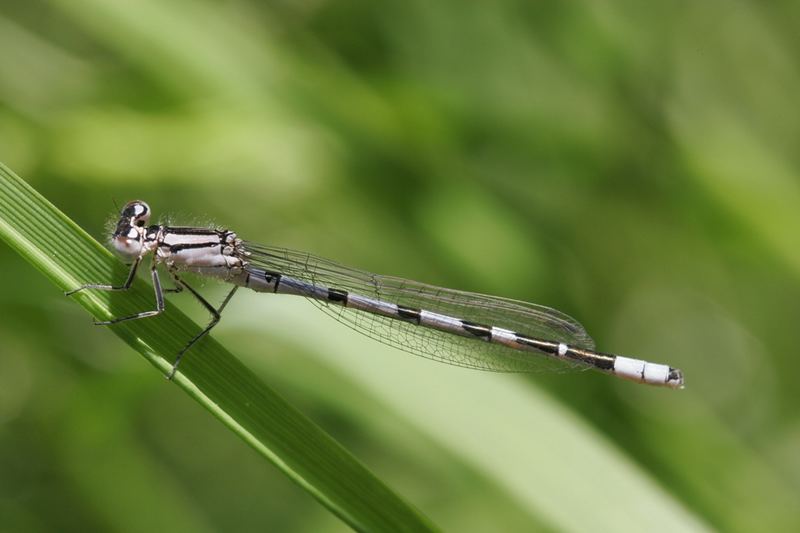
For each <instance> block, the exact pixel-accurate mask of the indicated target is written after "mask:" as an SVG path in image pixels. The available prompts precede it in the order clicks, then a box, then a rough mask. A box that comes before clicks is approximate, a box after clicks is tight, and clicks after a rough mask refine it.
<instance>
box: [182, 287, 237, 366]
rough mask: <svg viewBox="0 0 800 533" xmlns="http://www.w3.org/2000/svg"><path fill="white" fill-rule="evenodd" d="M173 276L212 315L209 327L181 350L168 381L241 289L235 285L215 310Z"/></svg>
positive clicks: (215, 323)
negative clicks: (188, 352) (182, 359)
mask: <svg viewBox="0 0 800 533" xmlns="http://www.w3.org/2000/svg"><path fill="white" fill-rule="evenodd" d="M171 274H172V279H173V280H175V282H176V283H177V284H178V286H179V287H182V288H185V289H187V290H188V291H189V292H191V293H192V296H194V297H195V298H196V299H197V301H198V302H200V303H201V304H203V307H205V308H206V310H208V312H209V313H211V322H209V323H208V325H207V326H206V327H205V328H204V329H203V331H201V332H200V333H198V334H197V335H195V336H194V337H192V339H191V340H190V341H189V342H188V343H187V344H186V346H184V347H183V349H181V351H180V352H178V356H177V357H176V358H175V363H173V365H172V369H171V370H170V371H169V374H167V379H169V380H171V379H172V378H173V377H174V376H175V372H176V371H177V370H178V365H179V364H180V362H181V358H182V357H183V354H185V353H186V352H187V351H189V348H191V347H192V346H194V345H195V344H196V343H197V341H199V340H200V339H202V338H203V337H205V336H206V335H208V333H209V332H210V331H211V329H212V328H213V327H214V326H216V325H217V322H219V319H220V314H221V313H222V310H223V309H225V306H226V305H228V302H230V301H231V298H233V295H234V293H236V290H237V289H238V288H239V286H238V285H234V287H233V288H232V289H231V291H230V292H229V293H228V295H227V296H225V299H224V300H223V301H222V304H221V305H220V306H219V308H217V309H215V308H214V306H213V305H211V304H210V303H208V301H207V300H206V299H205V298H203V297H202V296H200V293H198V292H197V291H196V290H194V289H193V288H192V287H191V286H190V285H188V284H187V283H186V282H185V281H183V280H182V279H180V278H179V277H178V276H177V275H176V274H175V273H174V272H171Z"/></svg>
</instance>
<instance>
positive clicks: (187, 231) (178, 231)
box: [164, 226, 226, 237]
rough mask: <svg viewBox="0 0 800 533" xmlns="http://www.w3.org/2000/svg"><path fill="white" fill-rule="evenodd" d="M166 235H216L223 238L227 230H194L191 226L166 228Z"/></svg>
mask: <svg viewBox="0 0 800 533" xmlns="http://www.w3.org/2000/svg"><path fill="white" fill-rule="evenodd" d="M164 232H165V233H172V234H173V235H216V236H218V237H219V236H221V235H223V234H224V233H226V230H215V229H208V228H193V227H191V226H164Z"/></svg>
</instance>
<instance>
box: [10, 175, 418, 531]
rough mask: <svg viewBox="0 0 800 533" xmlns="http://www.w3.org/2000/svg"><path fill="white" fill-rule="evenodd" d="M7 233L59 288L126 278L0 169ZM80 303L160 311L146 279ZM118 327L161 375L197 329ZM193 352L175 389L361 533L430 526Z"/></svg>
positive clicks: (333, 448)
mask: <svg viewBox="0 0 800 533" xmlns="http://www.w3.org/2000/svg"><path fill="white" fill-rule="evenodd" d="M0 236H2V237H3V239H4V240H5V241H6V242H8V243H9V245H10V246H11V247H13V248H14V249H16V250H17V251H18V252H19V253H20V254H21V255H23V256H24V257H25V258H26V259H27V260H28V261H30V262H31V263H32V264H33V265H34V266H35V267H36V268H38V269H39V270H40V271H42V273H44V274H45V276H47V277H48V278H49V279H50V280H51V281H53V282H54V283H55V284H56V285H57V286H58V287H59V288H61V289H71V288H74V287H76V286H78V285H80V284H81V283H84V282H89V281H101V280H111V279H121V278H122V277H124V271H125V270H126V269H125V268H124V267H123V265H121V264H120V263H119V261H117V260H115V259H114V258H113V257H112V256H111V254H110V253H109V252H108V251H107V250H105V249H104V248H103V247H102V246H101V245H100V244H99V243H98V242H96V241H95V240H93V239H92V238H91V237H90V236H89V235H87V234H86V233H85V232H83V231H82V230H81V229H80V228H79V227H78V226H77V225H76V224H75V223H74V222H72V221H71V220H70V219H69V218H67V216H66V215H64V214H63V213H61V212H60V211H58V210H57V209H56V208H55V207H54V206H53V205H52V204H50V203H49V202H47V200H45V199H44V198H43V197H42V196H40V195H39V194H38V193H37V192H36V191H34V190H33V189H32V188H31V187H30V186H29V185H27V184H26V183H25V182H24V181H22V180H21V179H20V178H19V177H17V176H16V175H15V174H13V173H12V172H11V171H10V170H9V169H7V168H6V167H5V166H3V165H2V164H0ZM75 300H77V301H78V302H79V303H80V304H81V305H83V307H84V308H86V309H87V310H88V311H90V312H91V313H92V314H93V315H94V316H95V317H98V318H101V319H106V318H109V317H112V316H123V315H128V314H131V313H135V312H137V311H140V310H142V309H148V308H152V306H153V302H152V300H153V298H152V293H151V290H150V289H148V288H146V287H145V284H144V283H136V284H135V285H134V288H132V289H131V290H130V291H128V292H126V293H125V294H118V293H116V294H112V293H108V292H102V291H87V292H84V293H79V294H78V295H76V296H75ZM113 330H114V332H115V333H117V334H118V335H119V336H120V337H121V338H122V339H123V340H125V342H127V343H128V344H130V345H131V346H132V347H134V348H135V349H136V350H138V351H139V352H140V353H141V354H142V355H143V356H144V357H145V358H146V359H147V360H148V361H149V362H150V363H151V364H153V366H155V367H156V368H158V369H159V370H160V371H161V372H162V373H166V372H167V371H168V370H169V368H170V366H171V365H170V362H169V361H168V360H167V359H166V358H165V357H168V356H170V355H172V354H175V353H177V351H178V350H179V348H180V346H181V345H182V344H183V343H184V342H185V339H189V338H191V336H192V335H193V334H194V333H196V332H197V331H199V330H198V326H197V325H196V324H193V323H192V322H191V321H190V320H189V319H188V318H187V317H186V316H185V315H183V314H181V313H180V312H179V311H177V310H176V309H174V308H172V306H170V310H169V312H168V313H166V314H165V315H162V316H161V317H159V318H157V319H151V320H138V321H131V322H126V323H123V324H119V325H117V326H115V327H114V328H113ZM191 355H192V356H191V357H188V358H187V359H186V361H185V362H184V363H183V365H182V367H181V372H180V373H179V374H178V375H177V376H176V377H175V380H174V381H175V384H176V385H178V386H180V387H181V388H183V389H184V390H185V391H186V392H187V393H188V394H189V395H190V396H192V397H193V398H194V399H195V400H197V401H198V402H199V403H200V404H201V405H203V406H204V407H205V408H206V409H208V410H209V411H210V412H211V413H212V414H214V416H216V417H217V418H219V419H220V420H221V421H222V422H223V423H225V425H227V426H228V427H229V428H230V429H231V430H232V431H234V432H235V433H236V434H237V435H239V436H240V437H241V438H242V439H244V440H245V442H247V443H248V444H250V445H251V446H252V447H253V448H255V450H256V451H258V452H259V453H260V454H261V455H263V456H264V457H265V458H267V459H269V460H270V461H271V462H272V463H273V464H275V465H276V466H278V468H280V469H281V470H282V471H283V472H284V473H285V474H286V475H288V476H289V477H290V478H291V479H292V480H294V481H295V482H296V483H298V484H300V485H301V486H302V487H303V488H305V489H306V490H307V491H308V492H310V493H311V494H312V495H313V496H314V497H315V498H317V499H318V500H319V501H320V502H321V503H323V504H324V505H325V506H327V507H328V508H329V509H330V510H331V511H332V512H333V513H335V514H336V515H338V516H339V517H340V518H341V519H342V520H344V521H345V522H347V523H348V524H350V525H351V526H352V527H354V528H356V529H360V530H370V531H379V530H394V531H397V530H407V531H427V530H430V529H431V525H430V524H429V523H428V522H427V520H426V519H425V518H424V517H422V516H421V515H420V514H419V513H418V512H417V511H416V510H414V509H413V508H411V507H410V506H409V505H408V504H406V503H404V502H403V501H402V500H400V499H399V498H398V497H397V496H396V495H395V494H393V493H392V492H391V491H390V490H389V489H388V488H387V487H386V486H385V485H384V484H383V483H382V482H381V481H380V480H378V479H377V478H376V477H375V476H373V475H372V474H371V473H370V472H369V471H367V470H366V469H365V468H364V467H363V466H362V465H361V464H360V463H359V462H357V461H356V460H355V459H354V458H353V457H352V456H351V455H350V454H349V453H348V452H347V451H346V450H344V449H343V448H342V447H341V446H340V445H339V444H338V443H336V442H335V441H334V440H333V439H332V438H331V437H330V436H328V435H327V434H326V433H324V432H323V431H322V430H320V429H319V428H318V427H317V426H316V425H314V424H313V423H312V422H311V421H309V420H308V419H307V418H305V417H304V416H303V415H302V414H300V413H299V412H298V411H296V410H295V409H294V408H292V407H291V406H290V405H289V404H287V403H286V401H285V400H283V399H282V398H281V397H279V396H278V395H277V394H276V393H274V392H273V391H272V390H270V389H269V388H267V387H266V386H265V385H264V384H263V383H261V382H260V381H259V380H258V378H256V377H255V376H254V375H253V374H252V373H251V372H250V371H249V370H248V369H247V368H246V367H244V366H243V365H242V364H241V363H240V362H239V361H238V360H237V359H235V358H234V357H233V356H232V355H231V354H230V353H229V352H228V351H226V350H225V349H224V348H222V346H220V345H219V344H218V343H217V342H215V341H214V340H212V339H207V340H205V341H204V342H202V343H201V344H200V345H199V346H198V347H196V348H195V349H193V350H192V354H191ZM98 401H102V399H98ZM265 497H266V496H265Z"/></svg>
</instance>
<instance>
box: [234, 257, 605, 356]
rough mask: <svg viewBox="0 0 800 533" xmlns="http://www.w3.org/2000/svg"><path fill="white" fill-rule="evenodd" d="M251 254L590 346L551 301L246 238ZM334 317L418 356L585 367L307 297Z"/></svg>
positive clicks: (362, 290)
mask: <svg viewBox="0 0 800 533" xmlns="http://www.w3.org/2000/svg"><path fill="white" fill-rule="evenodd" d="M244 246H245V249H246V250H247V252H248V253H249V254H250V255H249V257H248V258H247V261H248V263H249V264H248V266H247V267H246V268H247V269H249V270H250V271H251V272H253V273H258V270H261V269H263V270H268V271H274V272H279V273H281V274H282V275H285V276H290V277H293V278H296V279H299V280H302V281H304V282H307V283H310V284H313V285H314V286H316V287H324V288H335V289H342V290H346V291H348V292H349V293H355V294H360V295H363V296H367V297H369V298H374V299H376V300H382V301H384V302H389V303H393V304H397V305H402V306H406V307H412V308H418V309H424V310H427V311H432V312H436V313H441V314H444V315H448V316H451V317H455V318H459V319H463V320H467V321H470V322H475V323H478V324H483V325H487V326H494V327H500V328H504V329H507V330H511V331H514V332H516V333H520V334H523V335H526V336H529V337H533V338H536V339H542V340H550V341H555V342H564V343H566V344H568V345H570V346H574V347H580V348H587V349H594V341H593V340H592V338H591V337H590V336H589V334H588V333H586V330H585V329H584V328H583V326H581V325H580V324H579V323H578V322H577V321H576V320H574V319H573V318H570V317H569V316H567V315H565V314H564V313H561V312H559V311H556V310H555V309H551V308H549V307H545V306H541V305H536V304H531V303H525V302H520V301H517V300H510V299H507V298H500V297H495V296H487V295H483V294H476V293H471V292H463V291H457V290H452V289H445V288H441V287H436V286H433V285H426V284H424V283H419V282H416V281H411V280H406V279H402V278H397V277H391V276H381V275H378V274H372V273H370V272H365V271H362V270H357V269H354V268H349V267H346V266H343V265H340V264H337V263H335V262H334V261H331V260H328V259H324V258H322V257H316V256H314V255H311V254H308V253H305V252H297V251H293V250H288V249H285V248H278V247H271V246H264V245H259V244H255V243H250V242H245V243H244ZM308 299H309V300H310V301H311V302H312V303H313V304H314V305H315V306H317V307H318V308H320V309H321V310H322V311H324V312H325V313H327V314H328V315H330V316H332V317H333V318H335V319H336V320H338V321H340V322H342V323H344V324H346V325H347V326H349V327H351V328H353V329H355V330H356V331H358V332H360V333H363V334H364V335H366V336H368V337H370V338H373V339H375V340H378V341H380V342H382V343H384V344H388V345H390V346H394V347H396V348H399V349H401V350H403V351H406V352H410V353H412V354H415V355H419V356H422V357H426V358H429V359H434V360H437V361H441V362H445V363H449V364H452V365H456V366H464V367H469V368H477V369H480V370H489V371H495V372H531V371H539V370H543V369H548V370H555V371H559V370H564V369H567V368H570V367H578V368H584V367H582V366H579V365H577V364H576V363H570V362H564V361H563V360H555V359H554V358H552V357H549V356H546V355H540V354H537V353H535V352H531V351H522V350H515V349H513V348H509V347H507V346H504V345H501V344H496V343H489V342H486V341H482V340H480V339H474V338H470V337H461V336H458V335H454V334H451V333H447V332H443V331H437V330H434V329H430V328H426V327H422V326H418V325H416V324H414V323H410V322H406V321H402V320H396V319H393V318H389V317H385V316H381V315H375V314H372V313H368V312H364V311H359V310H356V309H350V308H347V307H343V306H341V305H339V304H335V303H331V302H328V301H327V300H320V299H318V298H313V297H309V298H308Z"/></svg>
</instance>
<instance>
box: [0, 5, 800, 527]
mask: <svg viewBox="0 0 800 533" xmlns="http://www.w3.org/2000/svg"><path fill="white" fill-rule="evenodd" d="M798 16H800V4H798V3H796V2H774V3H769V4H764V3H757V2H737V3H729V2H721V1H716V2H702V3H694V2H647V3H641V2H631V1H621V2H609V3H602V4H601V3H599V2H589V1H586V2H573V3H569V4H566V3H560V2H522V1H513V0H506V1H502V2H494V3H474V4H473V3H464V2H458V1H452V0H440V1H438V2H428V1H422V0H411V1H407V2H400V3H390V2H368V1H362V0H351V1H340V2H334V1H325V0H306V1H303V2H281V1H277V2H267V3H261V2H255V1H250V0H235V1H231V2H224V3H213V2H205V1H197V0H179V1H175V2H157V1H155V0H144V1H137V2H125V1H123V0H87V1H83V2H72V1H67V0H49V1H35V2H22V1H15V0H5V1H4V2H3V3H2V5H0V73H1V74H0V160H2V161H3V162H4V163H6V164H7V165H9V166H10V167H11V168H12V169H14V170H15V171H16V172H17V173H18V174H20V175H21V176H22V177H23V178H25V179H26V180H28V181H29V182H30V183H31V184H32V185H33V186H34V187H36V188H37V189H39V190H40V191H41V192H42V193H43V194H44V195H45V196H47V197H48V198H49V199H50V200H51V201H52V202H53V203H55V204H56V205H57V206H58V207H59V208H61V209H62V210H64V211H65V212H66V213H67V214H68V215H70V216H71V217H73V218H74V219H75V220H76V221H77V222H78V223H79V224H81V225H82V226H83V227H84V228H86V229H87V231H89V232H90V233H92V234H93V235H94V236H96V237H97V238H99V239H104V238H105V235H106V233H105V232H106V227H107V222H108V220H109V218H110V217H113V214H114V211H115V207H114V202H115V201H116V202H118V203H123V202H125V201H127V200H129V199H133V198H141V199H145V200H147V201H148V202H149V203H150V205H151V207H152V208H153V211H154V212H155V213H156V214H158V213H163V215H164V218H162V220H168V221H173V222H179V223H198V224H209V223H216V224H221V225H225V226H227V227H232V228H235V229H236V230H237V231H238V232H239V234H240V235H242V236H244V237H245V238H249V239H252V240H257V241H262V242H265V243H269V244H275V245H281V246H287V247H291V248H297V249H301V250H307V251H311V252H313V253H316V254H319V255H323V256H327V257H331V258H333V259H335V260H338V261H340V262H343V263H346V264H350V265H353V266H358V267H362V268H365V269H369V270H372V271H376V272H381V273H388V274H394V275H399V276H403V277H408V278H413V279H418V280H421V281H426V282H430V283H434V284H439V285H444V286H450V287H456V288H461V289H466V290H473V291H480V292H488V293H492V294H498V295H503V296H508V297H513V298H519V299H523V300H528V301H535V302H538V303H542V304H546V305H550V306H553V307H557V308H559V309H561V310H563V311H565V312H567V313H569V314H571V315H573V316H575V317H576V318H577V319H578V320H580V321H581V322H582V323H583V324H584V325H585V326H586V327H587V329H588V330H589V332H590V333H591V334H592V335H593V336H594V338H595V340H596V341H597V344H598V347H599V348H600V349H601V350H606V351H613V352H617V353H623V354H628V355H633V356H638V357H642V358H646V359H649V360H651V361H656V362H664V363H669V364H671V365H673V366H676V367H679V368H682V369H683V370H684V372H685V375H686V382H687V388H686V390H684V391H669V390H662V389H656V388H650V387H644V386H641V385H635V384H631V383H627V382H623V381H619V380H616V379H614V378H612V377H609V376H604V375H602V374H598V373H593V372H581V373H565V374H559V373H556V374H541V375H530V376H515V375H494V374H484V373H479V372H473V371H469V370H464V369H458V368H451V367H448V366H446V365H441V364H437V363H433V362H429V361H426V360H424V359H418V358H414V357H411V356H407V355H404V354H402V353H401V352H396V351H394V350H391V349H389V348H386V347H383V346H381V345H379V344H377V343H371V342H369V341H363V340H362V339H360V338H358V337H355V336H354V334H352V333H351V332H350V331H349V330H347V328H344V327H337V325H336V324H335V323H334V322H333V321H331V320H330V319H329V318H328V317H325V316H324V315H322V314H321V313H319V312H318V311H317V310H316V309H314V307H313V306H311V305H310V304H306V303H305V302H293V301H291V302H290V301H289V300H287V299H281V297H275V298H273V297H270V298H267V297H266V296H261V295H256V294H254V293H248V294H246V295H245V294H240V295H239V296H238V297H237V299H236V300H235V301H234V302H233V303H232V304H231V306H230V308H229V311H228V313H227V314H226V316H225V318H224V319H223V321H222V323H221V324H220V326H219V327H218V328H217V329H216V330H215V336H216V338H218V339H219V340H221V341H222V342H223V343H224V344H226V345H227V346H228V347H229V348H231V349H232V350H233V352H234V353H235V354H237V356H239V357H241V358H242V359H243V360H244V361H245V362H246V363H247V364H248V365H249V366H251V367H252V368H254V369H255V370H256V371H257V372H258V373H259V374H260V375H261V376H263V379H264V381H266V382H267V383H268V384H269V385H270V386H272V387H274V388H276V389H277V390H279V391H280V393H281V394H283V395H284V396H286V397H287V398H289V399H290V401H292V402H293V403H294V404H295V405H297V406H298V407H299V408H300V409H301V410H302V411H303V412H304V413H306V414H307V415H309V416H310V417H311V418H313V419H314V420H315V421H316V422H317V423H318V424H320V425H321V426H323V427H324V428H325V429H326V430H327V431H329V432H330V433H331V434H333V435H334V436H335V437H336V438H337V439H338V440H339V441H340V442H342V443H343V444H344V445H345V446H346V447H347V448H348V449H350V450H351V451H352V452H353V453H354V454H355V455H356V456H357V457H358V458H359V459H360V460H361V461H363V462H364V463H366V464H367V466H368V467H369V468H370V469H372V471H373V472H375V474H376V475H378V476H379V477H380V478H381V479H383V480H384V481H385V482H386V483H387V484H388V485H389V486H390V487H392V488H393V489H395V490H396V491H397V492H398V493H400V494H401V495H402V496H403V497H404V498H405V499H407V500H408V501H410V502H411V503H413V504H414V505H415V506H416V507H418V508H419V509H420V510H421V511H422V512H423V513H424V514H426V515H427V516H429V517H430V518H431V519H432V520H433V521H434V522H435V523H436V524H438V525H439V526H440V527H442V528H444V529H446V530H449V531H527V530H537V529H545V530H574V531H579V530H588V529H599V530H602V529H605V530H615V531H624V530H638V531H641V530H642V529H645V528H647V529H650V530H658V529H672V530H674V529H675V528H676V525H677V527H679V528H681V529H702V528H711V529H723V530H728V531H756V530H759V531H792V530H793V531H797V530H798V529H799V528H800V507H799V506H798V502H800V454H798V449H799V447H800V423H798V407H800V395H798V393H797V375H798V371H797V368H798V365H797V356H798V353H797V346H798V336H797V323H798V317H800V246H798V238H797V236H796V234H797V229H798V228H800V180H798V178H797V171H798V168H799V167H800V158H798V153H800V152H798V150H797V146H798V139H800V120H798V114H797V96H798V94H800V69H798V51H800V34H798V32H797V20H798ZM0 271H2V278H3V280H4V281H3V288H2V290H0V311H2V317H3V320H2V321H0V530H1V531H73V530H74V531H149V530H153V529H159V530H163V531H340V530H345V529H346V527H345V526H344V525H343V524H342V523H341V522H339V521H338V520H337V519H336V518H335V517H333V516H332V515H330V514H329V513H328V511H327V510H326V509H324V508H323V507H321V506H320V505H319V504H318V503H317V502H316V501H315V500H314V499H313V498H312V497H311V496H309V495H308V494H307V493H305V492H304V491H302V490H301V489H300V488H299V487H297V486H296V485H294V484H293V483H292V482H290V481H289V480H288V478H286V477H284V476H283V475H282V474H281V473H280V472H279V471H278V470H277V469H275V468H274V467H272V466H271V465H269V464H268V463H266V462H265V461H264V460H263V459H262V458H261V457H259V456H258V455H256V454H255V453H253V452H252V451H251V450H250V449H249V448H248V447H247V446H246V445H245V444H244V443H243V442H241V441H240V440H238V439H237V438H236V437H235V436H234V435H233V434H231V433H230V432H229V431H228V430H227V429H225V428H224V427H223V426H222V425H221V424H219V423H218V422H217V421H216V420H214V419H213V418H212V417H211V416H210V415H209V413H208V412H206V411H205V410H203V409H201V408H200V407H199V406H198V405H196V404H195V403H194V402H192V401H191V400H190V399H189V398H188V397H186V396H185V395H184V394H183V393H182V392H181V391H180V390H179V389H178V388H177V387H174V386H171V385H169V384H168V383H166V382H165V381H164V379H163V377H162V376H161V375H159V373H158V372H156V371H154V369H153V368H152V367H150V366H149V365H147V364H146V362H145V361H144V360H143V359H142V358H141V357H138V356H137V354H136V353H135V352H133V351H132V350H131V349H129V348H128V347H126V346H125V345H124V344H123V343H122V342H120V341H119V339H117V338H116V337H115V336H114V335H113V333H111V332H110V331H107V330H104V329H101V328H95V327H93V326H92V325H91V323H90V320H89V317H88V316H87V315H86V314H85V313H84V312H83V311H82V310H81V309H80V308H79V307H78V306H77V305H75V304H74V303H73V302H71V301H69V300H68V299H67V298H64V297H63V296H62V295H61V293H60V292H59V291H57V290H55V288H54V287H53V286H52V285H50V284H49V283H47V282H46V281H45V279H44V278H43V277H42V276H41V275H40V274H39V273H38V272H37V271H35V270H34V269H32V268H31V267H30V266H29V265H28V264H27V263H25V262H24V261H23V260H22V259H21V258H20V257H19V256H17V255H16V254H15V253H13V252H12V251H11V250H10V249H9V248H8V247H7V246H5V245H0ZM87 281H100V280H87ZM204 291H205V292H206V293H207V294H209V295H210V297H211V298H212V299H215V301H217V300H218V299H219V298H221V296H222V294H223V292H222V291H224V287H219V286H217V285H214V284H208V285H207V286H206V287H204ZM170 304H175V305H178V306H179V307H181V308H182V309H184V310H186V311H187V312H189V313H190V314H191V315H192V316H194V317H196V318H197V319H198V320H205V317H204V316H203V314H202V312H200V310H198V309H196V306H194V305H192V302H191V301H187V299H186V298H185V297H173V298H171V299H170ZM300 331H305V332H310V333H307V334H306V335H298V333H297V332H300ZM629 514H630V515H631V516H636V517H637V518H635V519H634V518H629V516H628V515H629ZM641 516H645V517H646V516H650V517H651V518H652V520H651V521H649V522H648V521H647V520H645V521H642V520H640V519H639V518H640V517H641Z"/></svg>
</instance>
